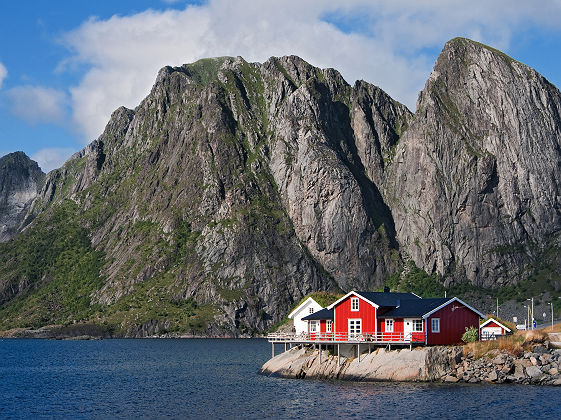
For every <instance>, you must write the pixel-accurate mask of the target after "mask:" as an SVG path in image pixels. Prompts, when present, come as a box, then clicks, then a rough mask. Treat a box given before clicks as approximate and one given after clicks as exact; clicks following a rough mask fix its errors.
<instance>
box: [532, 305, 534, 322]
mask: <svg viewBox="0 0 561 420" xmlns="http://www.w3.org/2000/svg"><path fill="white" fill-rule="evenodd" d="M532 329H534V298H532Z"/></svg>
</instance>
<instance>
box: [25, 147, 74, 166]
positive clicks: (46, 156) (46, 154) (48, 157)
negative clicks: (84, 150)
mask: <svg viewBox="0 0 561 420" xmlns="http://www.w3.org/2000/svg"><path fill="white" fill-rule="evenodd" d="M75 152H76V150H74V149H70V148H48V149H41V150H39V151H37V152H36V153H35V154H33V155H32V156H31V159H33V160H34V161H35V162H37V163H38V164H39V166H40V167H41V169H42V170H43V172H49V171H52V170H53V169H56V168H60V167H61V166H62V164H63V163H64V162H66V161H67V160H68V158H69V157H70V156H71V155H72V154H73V153H75Z"/></svg>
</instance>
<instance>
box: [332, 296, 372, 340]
mask: <svg viewBox="0 0 561 420" xmlns="http://www.w3.org/2000/svg"><path fill="white" fill-rule="evenodd" d="M352 297H356V296H353V295H351V296H349V297H348V298H347V299H345V300H344V301H342V302H339V304H338V305H337V306H335V318H334V320H333V323H334V325H333V331H334V332H344V333H346V332H349V319H362V332H363V333H374V332H375V331H376V308H375V307H374V306H372V305H371V304H370V303H368V302H366V301H365V300H364V299H362V298H361V297H360V296H359V297H358V298H359V303H358V309H359V310H358V311H356V312H353V311H351V298H352Z"/></svg>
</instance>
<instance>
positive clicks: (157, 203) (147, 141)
mask: <svg viewBox="0 0 561 420" xmlns="http://www.w3.org/2000/svg"><path fill="white" fill-rule="evenodd" d="M410 117H411V114H410V112H409V111H408V110H407V109H406V108H405V107H404V106H403V105H401V104H399V103H397V102H395V101H393V100H392V99H391V98H389V97H388V96H387V95H386V94H385V93H384V92H382V91H381V90H380V89H378V88H376V87H374V86H372V85H369V84H367V83H365V82H359V83H357V85H356V86H355V87H354V88H353V87H351V86H349V85H348V84H347V83H346V82H345V81H344V80H343V78H342V77H341V75H340V74H339V73H338V72H336V71H335V70H332V69H325V70H321V69H318V68H315V67H313V66H311V65H310V64H308V63H306V62H304V61H303V60H301V59H300V58H298V57H283V58H271V59H270V60H268V61H267V62H265V63H263V64H252V63H247V62H246V61H244V60H243V59H241V58H239V57H238V58H230V57H222V58H216V59H208V60H201V61H200V62H197V63H194V64H189V65H185V66H182V67H176V68H172V67H165V68H163V69H162V70H161V71H160V72H159V74H158V77H157V81H156V83H155V85H154V86H153V88H152V91H151V93H150V94H149V95H148V97H146V99H144V100H143V101H142V103H141V104H140V105H139V106H138V107H137V108H136V109H135V110H134V111H132V110H128V109H125V108H120V109H118V110H117V111H115V112H114V113H113V115H112V117H111V120H110V122H109V124H108V125H107V127H106V129H105V131H104V133H103V134H102V135H101V136H100V137H99V138H98V139H97V140H95V141H94V142H93V143H92V144H90V145H89V146H88V147H86V148H85V149H84V150H83V151H81V152H79V153H77V154H76V155H74V156H73V157H72V159H70V160H69V161H68V162H67V163H66V164H65V165H64V166H63V167H62V168H60V169H58V170H56V171H53V172H51V173H50V174H49V176H48V179H47V180H46V182H45V185H44V187H43V189H42V191H41V194H40V199H39V200H37V201H36V204H35V206H34V208H33V211H34V213H35V214H39V213H41V212H44V211H47V210H48V209H49V208H51V207H52V206H56V205H58V203H61V202H63V201H64V200H66V199H70V200H72V201H73V202H74V203H76V204H77V205H78V208H79V215H77V217H78V220H79V221H80V224H81V225H82V226H84V227H86V228H87V229H88V231H89V232H90V237H91V242H92V246H93V247H94V248H95V249H96V250H100V251H102V252H103V253H104V255H105V256H106V264H105V266H104V269H103V272H102V273H100V274H101V275H102V276H103V277H104V285H103V287H102V288H101V289H99V290H96V291H94V292H93V293H92V301H93V302H95V303H99V304H102V305H113V304H115V303H116V302H118V301H119V300H120V299H122V298H123V297H125V296H128V295H131V294H134V293H136V290H137V289H138V288H139V287H140V285H141V284H143V283H145V282H150V281H152V279H154V278H161V277H162V276H165V277H166V278H167V279H170V280H169V283H170V284H169V288H170V292H169V295H166V296H165V297H161V298H165V299H167V298H168V296H171V299H174V300H179V301H181V300H185V299H191V298H193V299H195V300H196V302H198V304H199V305H212V306H213V307H215V309H216V310H215V312H214V317H213V320H212V322H211V323H210V324H209V328H210V329H209V330H208V331H207V333H220V331H221V330H222V331H224V330H226V331H231V332H233V333H236V331H239V330H242V331H246V332H247V331H251V330H254V329H257V330H264V329H266V328H267V327H268V326H270V325H271V324H272V323H274V322H276V321H278V320H279V319H281V318H282V317H283V316H284V315H285V314H286V311H287V310H288V308H289V307H290V306H291V305H292V304H293V303H294V302H295V301H298V300H300V299H301V298H302V297H303V296H304V295H306V294H307V293H309V292H311V291H314V290H338V289H340V288H342V289H345V290H346V289H350V288H357V289H373V288H376V287H379V286H380V285H381V284H382V282H383V280H384V279H385V278H386V276H387V275H388V273H391V272H393V271H395V270H396V269H397V267H398V264H399V254H398V250H397V242H396V241H395V233H394V228H393V221H392V217H391V212H390V210H389V208H388V207H387V206H386V204H385V203H384V201H383V199H382V196H381V193H380V190H379V186H378V184H379V183H381V182H382V180H383V177H384V169H385V167H384V157H385V156H386V155H387V154H388V153H390V152H389V151H390V149H391V148H392V147H394V146H395V144H396V142H397V140H398V138H399V134H400V130H402V129H403V127H404V126H405V125H406V124H407V121H408V119H409V118H410ZM181 241H186V243H185V242H181ZM148 244H149V245H148ZM170 250H171V251H170ZM166 281H167V280H166ZM171 290H173V291H171ZM148 321H149V322H152V321H151V320H148ZM146 325H148V324H146ZM149 325H152V324H149ZM162 325H164V324H162ZM128 330H129V331H131V334H136V333H134V331H138V334H144V330H143V329H142V327H139V326H133V327H131V328H129V329H128Z"/></svg>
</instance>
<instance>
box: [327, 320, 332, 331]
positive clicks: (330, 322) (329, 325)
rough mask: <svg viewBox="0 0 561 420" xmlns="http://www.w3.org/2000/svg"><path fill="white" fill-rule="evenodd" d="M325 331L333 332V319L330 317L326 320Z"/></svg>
mask: <svg viewBox="0 0 561 420" xmlns="http://www.w3.org/2000/svg"><path fill="white" fill-rule="evenodd" d="M325 331H326V332H333V321H331V320H330V319H328V320H327V321H325Z"/></svg>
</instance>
